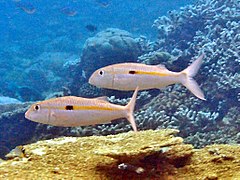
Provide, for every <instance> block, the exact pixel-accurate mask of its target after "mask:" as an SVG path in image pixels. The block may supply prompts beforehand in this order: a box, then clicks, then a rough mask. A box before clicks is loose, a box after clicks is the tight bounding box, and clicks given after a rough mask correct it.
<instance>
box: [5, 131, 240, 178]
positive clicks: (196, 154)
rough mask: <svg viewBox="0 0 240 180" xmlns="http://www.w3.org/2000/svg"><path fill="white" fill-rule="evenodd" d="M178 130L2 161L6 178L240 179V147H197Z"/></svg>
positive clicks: (60, 141)
mask: <svg viewBox="0 0 240 180" xmlns="http://www.w3.org/2000/svg"><path fill="white" fill-rule="evenodd" d="M176 133H178V130H173V129H166V130H155V131H153V130H148V131H140V132H137V133H134V132H128V133H122V134H118V135H109V136H91V137H62V138H56V139H52V140H45V141H39V142H37V143H33V144H29V145H25V146H24V149H25V152H24V157H16V158H13V159H11V160H7V161H3V162H1V161H0V179H115V180H116V179H149V178H151V179H152V178H154V179H237V178H240V146H239V145H211V146H206V147H205V148H202V149H194V148H193V146H192V145H190V144H184V143H183V139H182V138H181V137H175V136H174V135H175V134H176Z"/></svg>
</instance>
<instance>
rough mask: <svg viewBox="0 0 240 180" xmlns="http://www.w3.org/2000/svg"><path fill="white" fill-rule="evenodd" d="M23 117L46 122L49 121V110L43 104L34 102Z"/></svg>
mask: <svg viewBox="0 0 240 180" xmlns="http://www.w3.org/2000/svg"><path fill="white" fill-rule="evenodd" d="M25 118H26V119H29V120H31V121H34V122H38V123H43V124H48V122H49V119H50V117H49V110H48V109H47V108H44V104H41V103H40V102H39V103H35V104H33V105H31V107H30V108H29V109H28V110H27V112H26V113H25Z"/></svg>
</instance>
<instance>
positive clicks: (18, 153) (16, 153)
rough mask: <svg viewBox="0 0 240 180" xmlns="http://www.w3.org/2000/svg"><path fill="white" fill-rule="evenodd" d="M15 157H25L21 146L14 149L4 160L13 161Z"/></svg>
mask: <svg viewBox="0 0 240 180" xmlns="http://www.w3.org/2000/svg"><path fill="white" fill-rule="evenodd" d="M16 157H20V158H23V157H26V154H25V149H24V147H23V146H21V145H20V146H17V147H15V148H14V149H12V150H11V151H10V152H9V153H8V154H7V155H6V156H5V158H7V159H14V158H16Z"/></svg>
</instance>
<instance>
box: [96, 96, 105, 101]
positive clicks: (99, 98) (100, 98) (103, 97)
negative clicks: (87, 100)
mask: <svg viewBox="0 0 240 180" xmlns="http://www.w3.org/2000/svg"><path fill="white" fill-rule="evenodd" d="M95 99H97V100H101V101H106V102H108V97H107V96H101V97H97V98H95Z"/></svg>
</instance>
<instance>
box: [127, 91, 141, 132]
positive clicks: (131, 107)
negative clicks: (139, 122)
mask: <svg viewBox="0 0 240 180" xmlns="http://www.w3.org/2000/svg"><path fill="white" fill-rule="evenodd" d="M138 89H139V88H138V87H136V89H135V91H134V93H133V96H132V98H131V100H130V101H129V103H128V104H127V105H126V106H125V107H126V110H127V114H126V118H127V120H128V121H129V122H130V124H131V125H132V128H133V130H134V131H135V132H137V126H136V123H135V118H134V116H133V111H134V108H135V103H136V99H137V93H138Z"/></svg>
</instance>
